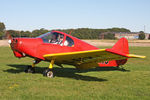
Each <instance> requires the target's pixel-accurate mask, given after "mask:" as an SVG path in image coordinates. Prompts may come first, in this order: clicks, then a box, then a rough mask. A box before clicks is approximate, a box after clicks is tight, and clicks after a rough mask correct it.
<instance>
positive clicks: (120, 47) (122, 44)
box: [111, 38, 146, 58]
mask: <svg viewBox="0 0 150 100" xmlns="http://www.w3.org/2000/svg"><path fill="white" fill-rule="evenodd" d="M111 50H113V51H117V52H118V53H122V54H125V55H126V56H128V57H129V58H145V57H146V56H140V55H134V54H129V46H128V40H127V39H126V38H121V39H120V40H119V41H118V42H117V43H116V44H115V45H114V46H113V47H112V48H111Z"/></svg>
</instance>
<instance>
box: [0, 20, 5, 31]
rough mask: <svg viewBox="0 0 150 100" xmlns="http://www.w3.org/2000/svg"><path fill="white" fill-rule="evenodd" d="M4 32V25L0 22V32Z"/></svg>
mask: <svg viewBox="0 0 150 100" xmlns="http://www.w3.org/2000/svg"><path fill="white" fill-rule="evenodd" d="M4 30H5V24H4V23H2V22H0V31H1V32H4Z"/></svg>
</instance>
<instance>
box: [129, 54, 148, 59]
mask: <svg viewBox="0 0 150 100" xmlns="http://www.w3.org/2000/svg"><path fill="white" fill-rule="evenodd" d="M127 56H128V57H130V58H146V56H141V55H134V54H128V55H127Z"/></svg>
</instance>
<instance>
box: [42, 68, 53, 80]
mask: <svg viewBox="0 0 150 100" xmlns="http://www.w3.org/2000/svg"><path fill="white" fill-rule="evenodd" d="M43 76H46V77H49V78H53V77H54V74H53V72H52V71H51V70H50V69H46V70H45V71H44V72H43Z"/></svg>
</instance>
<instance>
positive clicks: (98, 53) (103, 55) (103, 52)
mask: <svg viewBox="0 0 150 100" xmlns="http://www.w3.org/2000/svg"><path fill="white" fill-rule="evenodd" d="M43 57H44V58H45V60H48V61H51V60H52V59H54V60H55V62H57V63H60V64H71V65H75V66H76V67H77V68H79V69H88V68H92V67H97V66H98V64H97V63H99V62H104V61H111V60H121V59H127V58H145V56H139V55H133V54H124V53H121V52H118V51H114V50H112V49H97V50H88V51H78V52H66V53H56V54H46V55H44V56H43Z"/></svg>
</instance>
